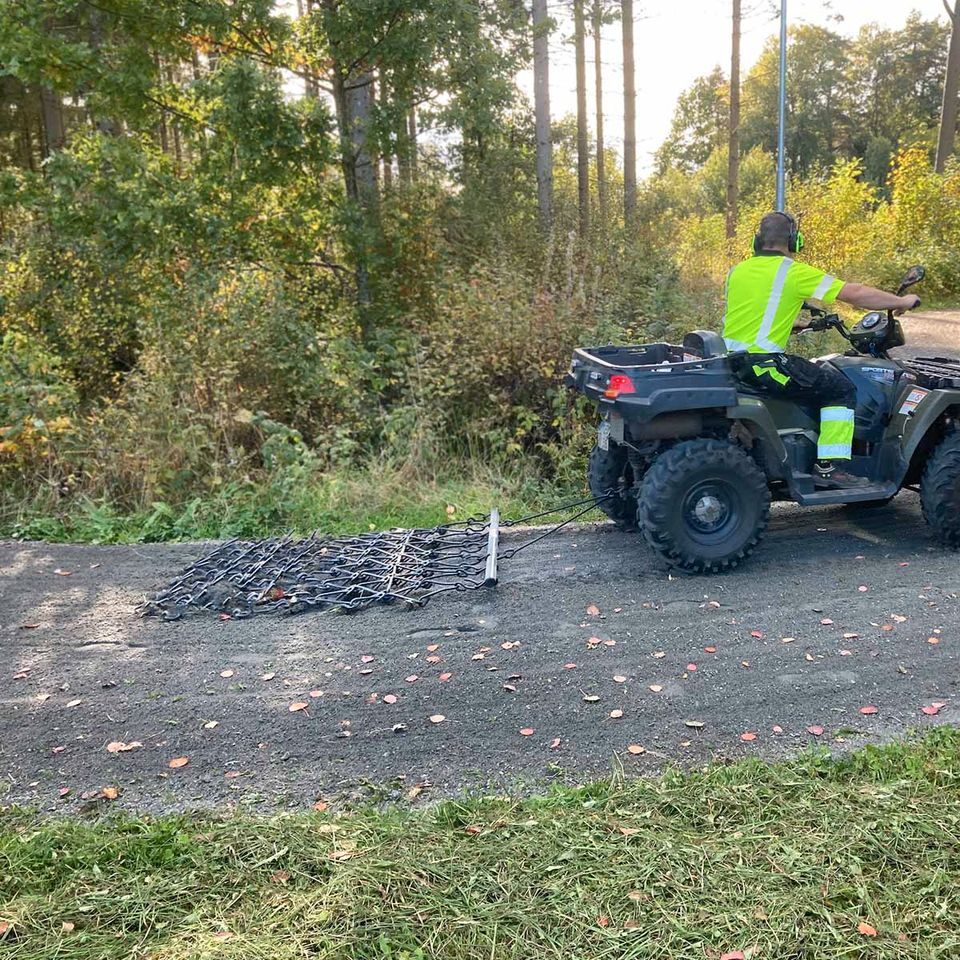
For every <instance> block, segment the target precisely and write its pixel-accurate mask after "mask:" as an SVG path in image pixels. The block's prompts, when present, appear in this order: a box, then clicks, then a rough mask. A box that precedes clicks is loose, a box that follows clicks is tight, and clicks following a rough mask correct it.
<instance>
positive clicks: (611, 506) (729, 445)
mask: <svg viewBox="0 0 960 960" xmlns="http://www.w3.org/2000/svg"><path fill="white" fill-rule="evenodd" d="M923 275H924V270H923V268H922V267H912V268H911V269H910V270H909V271H908V272H907V274H906V276H905V277H904V279H903V283H902V285H901V287H900V293H902V292H903V291H904V290H905V289H906V288H907V287H909V286H911V285H912V284H914V283H917V282H918V281H919V280H922V279H923ZM806 309H808V310H809V312H810V313H811V315H812V316H813V321H812V323H811V329H813V330H826V329H828V328H832V329H835V330H837V331H838V332H839V333H841V334H842V335H843V336H844V337H845V338H846V339H847V340H848V341H849V342H850V344H851V347H852V349H851V350H849V351H847V353H846V354H844V355H842V356H841V355H839V354H837V355H832V356H829V357H825V358H823V359H822V361H821V362H823V363H829V364H831V365H832V366H833V367H834V368H835V369H837V370H838V371H840V373H842V374H843V375H844V376H846V377H847V378H849V379H850V380H851V381H852V382H853V383H854V385H855V386H856V388H857V409H856V430H855V434H854V447H853V460H852V462H851V464H850V466H849V468H848V469H849V470H850V472H851V473H854V474H857V475H859V476H862V477H864V478H866V479H867V480H868V481H869V482H868V484H866V485H864V486H860V487H856V488H853V489H845V490H822V489H815V487H814V479H813V476H812V474H811V471H812V469H813V465H814V461H815V458H816V453H817V431H818V428H819V410H818V409H815V408H812V407H807V406H804V405H801V404H797V403H795V402H791V401H787V400H778V399H771V398H770V397H766V396H764V395H762V394H759V393H754V392H752V391H751V390H750V389H749V388H747V387H745V386H744V384H742V383H741V382H739V381H738V380H737V378H736V377H735V376H734V373H733V370H732V367H731V361H730V356H731V355H728V352H727V348H726V346H725V344H724V342H723V340H722V339H721V338H720V337H719V336H718V335H717V334H714V333H708V332H705V331H696V332H694V333H690V334H687V336H686V337H685V338H684V342H683V346H682V347H681V346H673V345H671V344H666V343H653V344H646V345H642V346H633V347H616V346H606V347H590V348H581V349H578V350H576V351H574V355H573V362H572V364H571V367H570V372H569V374H568V376H567V384H568V386H570V387H572V388H573V389H575V390H578V391H579V392H581V393H583V394H584V395H586V396H587V397H589V398H590V399H591V400H594V401H596V402H597V403H598V404H599V407H600V415H601V420H600V427H599V430H598V436H597V443H596V446H595V447H594V449H593V452H592V453H591V455H590V468H589V482H590V490H591V492H592V493H593V495H594V496H595V497H597V498H598V500H599V498H601V497H604V495H606V494H608V493H611V492H612V493H613V496H607V497H606V498H605V499H603V500H600V501H599V502H600V507H601V509H602V510H603V511H604V512H605V513H606V514H607V515H608V516H610V517H611V518H612V519H613V520H615V521H617V523H618V524H620V525H621V526H622V527H624V528H625V529H635V528H636V527H637V526H639V528H640V529H641V530H642V531H643V535H644V537H645V538H646V540H647V542H648V543H649V544H650V545H651V546H652V547H653V548H654V549H655V550H657V551H658V552H659V553H660V554H662V555H663V556H664V557H665V558H666V559H667V560H668V561H669V562H670V563H671V564H672V565H674V566H676V567H679V568H681V569H684V570H689V571H693V572H701V573H707V572H714V571H719V570H725V569H729V568H731V567H734V566H736V565H737V564H738V563H739V562H740V561H741V560H743V559H744V558H745V557H747V556H748V555H749V554H750V552H751V551H752V550H753V548H754V547H755V546H756V545H757V543H758V542H759V540H760V537H761V536H762V535H763V532H764V529H765V528H766V525H767V520H768V518H769V513H770V501H771V500H793V501H795V502H796V503H799V504H801V505H802V506H814V505H820V504H839V503H859V504H871V505H882V504H884V503H886V502H887V501H889V500H890V499H891V498H892V497H894V496H895V495H896V494H897V493H898V492H899V491H900V490H901V489H903V488H904V487H915V486H916V485H918V484H919V489H920V495H921V502H922V506H923V514H924V517H925V518H926V521H927V523H928V524H929V525H930V527H931V528H932V530H933V532H934V534H935V535H936V536H937V537H938V538H939V539H940V540H941V541H942V542H944V543H946V544H948V545H950V546H953V547H957V546H960V361H957V360H946V359H943V358H918V359H915V360H894V359H891V358H890V356H889V351H890V350H891V349H892V348H893V347H899V346H902V345H903V344H904V342H905V341H904V336H903V328H902V327H901V325H900V321H899V320H898V319H897V318H896V317H895V316H894V315H893V314H892V313H868V314H867V315H866V316H864V317H863V318H862V319H861V320H860V322H859V323H857V325H856V326H855V327H853V329H852V330H847V328H846V327H845V326H844V324H843V322H842V321H841V320H840V318H839V317H838V316H837V315H836V314H829V315H828V314H827V313H825V312H824V311H822V310H819V309H817V308H815V307H809V306H808V307H807V308H806Z"/></svg>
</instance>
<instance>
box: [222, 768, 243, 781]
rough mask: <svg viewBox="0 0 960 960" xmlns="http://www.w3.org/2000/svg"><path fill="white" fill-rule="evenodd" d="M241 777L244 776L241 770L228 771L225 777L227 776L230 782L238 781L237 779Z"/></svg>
mask: <svg viewBox="0 0 960 960" xmlns="http://www.w3.org/2000/svg"><path fill="white" fill-rule="evenodd" d="M241 775H242V774H241V771H240V770H227V771H226V772H225V773H224V776H225V777H226V778H227V779H228V780H236V779H237V777H239V776H241Z"/></svg>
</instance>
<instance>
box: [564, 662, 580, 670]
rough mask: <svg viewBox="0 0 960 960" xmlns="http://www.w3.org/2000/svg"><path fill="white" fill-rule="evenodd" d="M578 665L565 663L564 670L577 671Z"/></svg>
mask: <svg viewBox="0 0 960 960" xmlns="http://www.w3.org/2000/svg"><path fill="white" fill-rule="evenodd" d="M576 668H577V665H576V664H575V663H565V664H564V665H563V669H564V670H576Z"/></svg>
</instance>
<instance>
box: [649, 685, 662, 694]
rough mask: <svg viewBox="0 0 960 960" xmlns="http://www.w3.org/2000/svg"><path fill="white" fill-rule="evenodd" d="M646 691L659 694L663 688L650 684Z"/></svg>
mask: <svg viewBox="0 0 960 960" xmlns="http://www.w3.org/2000/svg"><path fill="white" fill-rule="evenodd" d="M647 689H648V690H652V691H653V692H654V693H659V692H660V691H661V690H662V689H663V687H662V686H661V685H660V684H659V683H651V684H650V686H649V687H648V688H647Z"/></svg>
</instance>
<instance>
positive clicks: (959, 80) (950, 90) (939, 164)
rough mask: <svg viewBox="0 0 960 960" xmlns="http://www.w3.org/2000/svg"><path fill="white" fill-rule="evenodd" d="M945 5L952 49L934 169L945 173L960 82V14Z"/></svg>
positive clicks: (953, 131) (945, 84) (952, 135)
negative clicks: (948, 17)
mask: <svg viewBox="0 0 960 960" xmlns="http://www.w3.org/2000/svg"><path fill="white" fill-rule="evenodd" d="M943 5H944V7H945V8H946V10H947V13H948V14H949V16H950V21H951V25H952V26H951V30H950V50H949V52H948V53H947V74H946V76H945V77H944V81H943V106H942V108H941V110H940V135H939V136H938V137H937V158H936V161H935V163H934V169H935V170H936V171H937V173H943V170H944V167H945V166H946V165H947V157H949V156H950V155H951V154H952V153H953V145H954V140H955V138H956V134H957V87H958V84H960V16H958V15H957V5H956V4H954V5H953V9H952V10H951V9H950V6H949V4H948V3H947V2H946V0H944V3H943Z"/></svg>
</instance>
